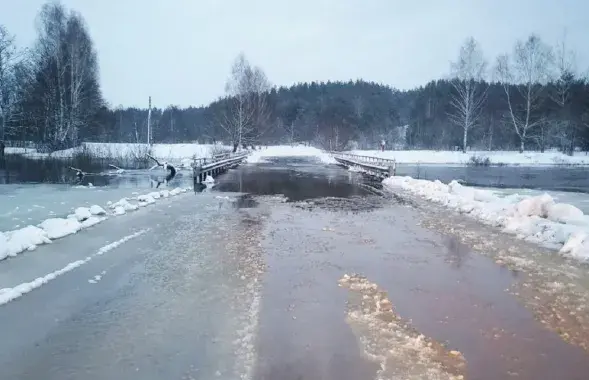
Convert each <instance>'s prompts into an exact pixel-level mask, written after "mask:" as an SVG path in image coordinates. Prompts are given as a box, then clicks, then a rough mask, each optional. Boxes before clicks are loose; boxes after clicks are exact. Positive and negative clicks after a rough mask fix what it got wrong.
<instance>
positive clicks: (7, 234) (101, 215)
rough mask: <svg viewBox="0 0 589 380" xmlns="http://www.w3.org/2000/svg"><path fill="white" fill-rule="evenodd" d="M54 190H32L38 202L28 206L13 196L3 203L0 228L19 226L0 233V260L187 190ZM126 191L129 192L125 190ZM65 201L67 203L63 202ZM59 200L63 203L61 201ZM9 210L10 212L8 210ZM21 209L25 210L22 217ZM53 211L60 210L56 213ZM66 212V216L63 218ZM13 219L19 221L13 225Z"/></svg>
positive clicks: (7, 197)
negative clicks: (121, 194) (121, 193)
mask: <svg viewBox="0 0 589 380" xmlns="http://www.w3.org/2000/svg"><path fill="white" fill-rule="evenodd" d="M53 190H54V191H50V192H48V191H44V192H43V193H44V195H43V196H39V195H40V194H41V193H39V190H38V189H37V190H34V191H35V192H36V193H37V198H35V200H33V199H30V201H31V202H30V203H28V204H27V202H25V201H23V198H22V197H21V198H19V199H17V197H16V196H15V197H14V198H13V199H14V200H15V201H14V202H3V204H2V214H1V215H0V216H1V219H0V220H1V221H2V224H3V225H6V224H7V223H19V224H17V225H15V226H14V229H10V230H0V260H3V259H5V258H7V257H9V256H16V255H17V254H19V253H21V252H24V251H27V250H28V251H31V250H34V249H35V248H36V247H37V246H38V245H40V244H47V243H51V240H53V239H59V238H62V237H64V236H67V235H71V234H74V233H76V232H78V231H80V230H81V229H84V228H88V227H91V226H93V225H95V224H97V223H100V222H102V221H104V220H106V219H108V218H110V217H115V216H120V215H124V214H126V213H127V212H132V211H135V210H137V209H138V208H139V207H145V206H148V205H150V204H153V203H155V202H156V201H157V200H158V199H162V198H168V197H173V196H177V195H179V194H182V193H185V192H186V191H187V190H188V189H186V188H182V187H177V188H174V189H160V190H157V191H145V190H144V191H143V192H142V193H141V194H139V193H133V194H131V195H130V196H126V197H120V198H119V196H120V194H119V193H118V190H117V189H114V190H116V191H112V190H113V189H111V191H104V194H101V192H100V189H97V188H94V187H87V188H75V189H71V190H68V191H64V192H63V194H60V193H59V191H55V189H53ZM127 191H129V190H128V189H127ZM84 192H85V193H84ZM74 194H75V195H74ZM4 196H6V199H10V195H3V197H4ZM61 196H63V197H61ZM107 197H111V198H110V200H108V201H107V200H106V198H107ZM44 198H45V199H44ZM66 198H70V199H69V200H68V201H66ZM60 199H62V200H61V201H60ZM72 199H74V200H72ZM76 201H77V202H79V203H78V206H77V207H73V206H72V204H73V203H75V202H76ZM18 205H21V206H18ZM81 205H84V206H81ZM11 207H12V209H10V208H11ZM21 207H27V209H26V212H25V213H24V214H23V212H22V210H21ZM48 208H49V209H48ZM66 209H67V210H69V212H68V211H66ZM6 210H8V211H6ZM53 210H59V212H57V211H53ZM52 211H53V213H52ZM65 212H68V214H67V215H65ZM43 213H45V215H47V216H46V219H44V220H42V221H40V220H39V219H41V215H42V214H43ZM58 214H59V216H58ZM15 218H17V219H18V220H17V221H15V220H14V219H15ZM24 218H26V220H25V219H24Z"/></svg>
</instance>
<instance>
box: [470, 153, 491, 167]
mask: <svg viewBox="0 0 589 380" xmlns="http://www.w3.org/2000/svg"><path fill="white" fill-rule="evenodd" d="M467 165H469V166H490V165H491V160H490V159H489V157H486V156H477V155H474V156H470V158H469V159H468V162H467Z"/></svg>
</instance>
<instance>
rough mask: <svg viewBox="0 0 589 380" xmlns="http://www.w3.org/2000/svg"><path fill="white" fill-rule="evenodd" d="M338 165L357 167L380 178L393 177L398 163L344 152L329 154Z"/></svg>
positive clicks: (392, 160)
mask: <svg viewBox="0 0 589 380" xmlns="http://www.w3.org/2000/svg"><path fill="white" fill-rule="evenodd" d="M329 154H330V155H331V156H332V157H333V158H334V159H335V160H336V161H337V163H338V164H340V165H342V166H345V167H347V168H350V167H356V168H359V169H360V170H362V172H364V173H366V174H368V175H371V176H373V177H378V178H387V177H392V176H394V175H395V174H396V171H397V162H396V161H395V160H394V159H387V158H379V157H373V156H361V155H357V154H351V153H343V152H329Z"/></svg>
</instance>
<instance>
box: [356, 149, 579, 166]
mask: <svg viewBox="0 0 589 380" xmlns="http://www.w3.org/2000/svg"><path fill="white" fill-rule="evenodd" d="M350 153H352V154H357V155H361V156H371V157H379V158H388V159H395V160H396V161H397V163H401V164H434V165H437V164H452V165H467V164H468V163H469V161H470V158H471V157H473V156H477V157H483V158H488V159H489V161H490V163H491V164H492V165H520V166H546V165H589V156H586V155H576V156H567V155H566V154H563V153H561V152H557V151H552V152H544V153H540V152H525V153H519V152H515V151H469V152H466V153H462V152H461V151H458V152H456V151H435V150H388V151H384V152H381V151H379V150H354V151H351V152H350Z"/></svg>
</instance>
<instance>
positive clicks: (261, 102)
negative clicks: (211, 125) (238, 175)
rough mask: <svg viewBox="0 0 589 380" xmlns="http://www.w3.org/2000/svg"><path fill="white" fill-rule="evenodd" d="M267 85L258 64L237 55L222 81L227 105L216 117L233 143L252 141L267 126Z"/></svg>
mask: <svg viewBox="0 0 589 380" xmlns="http://www.w3.org/2000/svg"><path fill="white" fill-rule="evenodd" d="M270 88H271V85H270V82H269V81H268V78H267V77H266V74H265V73H264V72H263V71H262V69H260V68H259V67H252V66H251V65H250V63H249V62H248V60H247V59H246V58H245V55H243V54H240V55H238V57H237V59H236V60H235V62H234V63H233V66H232V68H231V76H230V77H229V79H228V81H227V84H226V85H225V92H226V94H227V98H226V101H227V107H226V109H225V110H224V112H223V116H222V118H221V120H220V123H221V127H222V128H223V129H224V130H225V132H226V133H227V134H228V136H229V138H230V139H231V141H232V142H233V144H234V146H235V147H237V146H242V145H245V144H251V143H254V142H256V140H257V139H258V138H259V137H260V135H261V134H262V133H263V132H264V130H265V128H267V126H268V124H269V123H268V118H269V109H268V104H267V94H268V91H269V90H270Z"/></svg>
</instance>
